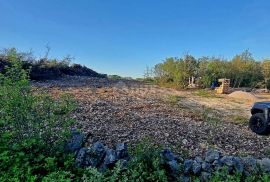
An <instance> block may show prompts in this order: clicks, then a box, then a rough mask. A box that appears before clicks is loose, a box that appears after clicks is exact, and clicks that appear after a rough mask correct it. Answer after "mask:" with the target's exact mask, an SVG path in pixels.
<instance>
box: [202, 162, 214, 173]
mask: <svg viewBox="0 0 270 182" xmlns="http://www.w3.org/2000/svg"><path fill="white" fill-rule="evenodd" d="M202 170H203V171H205V172H211V171H212V168H211V165H210V164H209V163H207V162H203V163H202Z"/></svg>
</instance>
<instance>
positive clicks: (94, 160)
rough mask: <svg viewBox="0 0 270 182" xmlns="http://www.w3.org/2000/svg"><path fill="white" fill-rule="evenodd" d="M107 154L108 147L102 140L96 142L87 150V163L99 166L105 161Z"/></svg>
mask: <svg viewBox="0 0 270 182" xmlns="http://www.w3.org/2000/svg"><path fill="white" fill-rule="evenodd" d="M105 155H106V149H105V147H104V145H103V144H102V143H100V142H96V143H94V144H93V145H92V146H91V147H90V149H89V150H87V159H86V163H87V165H88V166H91V167H98V166H100V165H101V163H102V162H103V159H104V157H105Z"/></svg>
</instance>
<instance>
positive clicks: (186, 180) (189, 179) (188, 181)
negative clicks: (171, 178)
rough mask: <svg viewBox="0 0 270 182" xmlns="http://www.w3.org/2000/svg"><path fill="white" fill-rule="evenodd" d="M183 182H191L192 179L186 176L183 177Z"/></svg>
mask: <svg viewBox="0 0 270 182" xmlns="http://www.w3.org/2000/svg"><path fill="white" fill-rule="evenodd" d="M181 181H182V182H191V177H190V176H187V175H184V176H182V177H181Z"/></svg>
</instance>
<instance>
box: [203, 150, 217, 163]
mask: <svg viewBox="0 0 270 182" xmlns="http://www.w3.org/2000/svg"><path fill="white" fill-rule="evenodd" d="M219 158H220V153H219V152H218V151H215V150H208V151H207V152H206V154H205V161H206V162H209V163H212V162H214V161H215V160H218V159H219Z"/></svg>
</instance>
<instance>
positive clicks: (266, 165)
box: [258, 158, 270, 173]
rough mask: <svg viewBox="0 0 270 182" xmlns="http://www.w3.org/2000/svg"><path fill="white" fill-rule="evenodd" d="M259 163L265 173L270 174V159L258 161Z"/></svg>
mask: <svg viewBox="0 0 270 182" xmlns="http://www.w3.org/2000/svg"><path fill="white" fill-rule="evenodd" d="M258 163H259V165H260V167H261V169H262V171H263V172H265V173H270V159H269V158H263V159H261V160H258Z"/></svg>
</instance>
